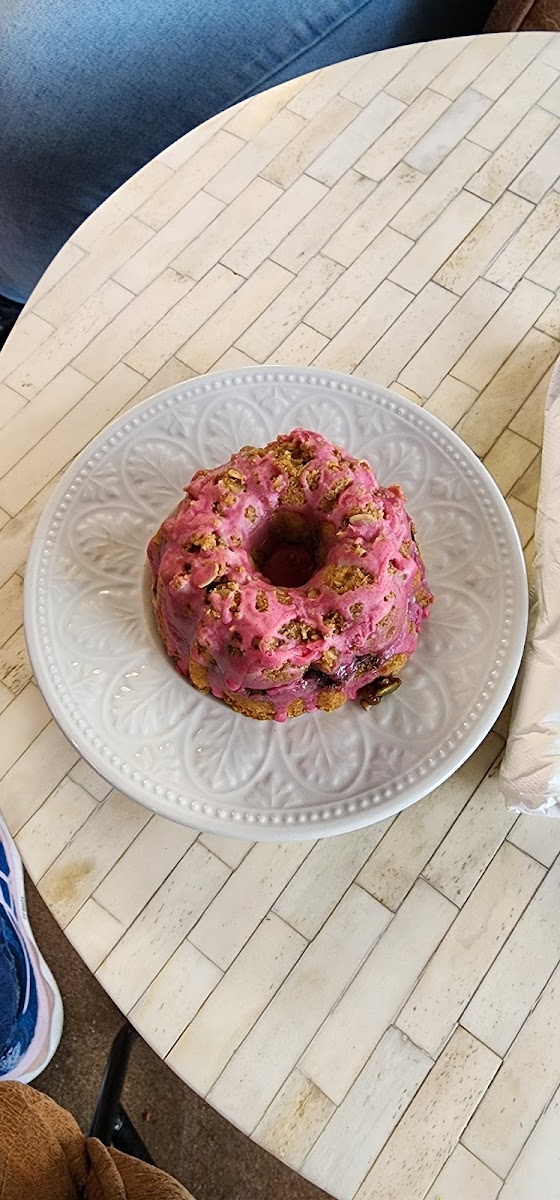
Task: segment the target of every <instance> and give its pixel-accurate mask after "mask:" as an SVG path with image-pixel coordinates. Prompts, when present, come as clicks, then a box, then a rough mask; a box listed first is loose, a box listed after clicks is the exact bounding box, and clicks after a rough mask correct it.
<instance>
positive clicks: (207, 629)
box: [148, 429, 432, 721]
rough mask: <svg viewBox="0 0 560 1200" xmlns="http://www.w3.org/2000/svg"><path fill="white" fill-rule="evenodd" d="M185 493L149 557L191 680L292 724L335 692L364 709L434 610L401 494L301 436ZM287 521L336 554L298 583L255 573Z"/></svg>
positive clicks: (241, 457)
mask: <svg viewBox="0 0 560 1200" xmlns="http://www.w3.org/2000/svg"><path fill="white" fill-rule="evenodd" d="M294 446H295V447H296V450H295V455H296V462H297V464H298V469H297V474H295V473H294V469H293V467H292V468H290V461H292V460H290V459H289V455H290V454H292V449H293V447H294ZM298 448H299V449H298ZM286 451H287V453H288V459H285V461H284V462H283V453H285V452H286ZM298 454H300V455H301V457H300V459H298V458H297V456H298ZM286 464H287V466H286ZM185 491H186V496H185V498H184V499H183V500H182V501H181V502H180V504H179V505H178V507H177V508H176V509H175V511H174V512H173V513H172V514H171V515H170V516H169V517H168V518H167V519H166V520H165V521H164V522H163V524H162V526H161V528H160V530H159V532H158V533H157V534H156V535H155V537H154V538H152V540H151V542H150V544H149V547H148V556H149V560H150V564H151V568H152V575H153V581H154V605H155V610H156V616H157V619H158V625H159V628H160V631H161V634H162V637H163V640H164V642H165V645H166V648H167V651H168V653H169V654H170V655H171V656H172V657H173V658H174V659H175V662H176V665H177V668H178V670H179V671H180V672H181V673H182V674H183V675H188V674H189V662H190V663H191V666H192V665H193V664H194V665H198V667H199V668H200V669H203V670H205V671H206V672H207V684H208V687H209V689H210V690H211V692H212V693H213V694H214V695H215V696H218V697H223V695H224V692H227V693H230V694H234V695H235V694H239V695H246V696H252V697H254V696H256V697H257V698H258V697H261V698H266V699H267V700H268V701H270V702H271V704H272V705H273V709H274V718H275V719H276V720H280V721H282V720H285V718H286V716H287V715H288V707H289V705H290V704H291V703H292V702H293V701H294V700H301V701H303V703H304V705H305V708H306V710H307V711H311V710H312V709H314V708H315V707H317V702H318V698H319V695H320V693H324V692H325V690H327V691H328V690H329V689H335V690H336V691H337V692H339V693H340V692H342V693H343V694H344V696H345V697H346V698H347V699H351V700H353V699H355V698H356V697H357V696H358V693H359V692H360V691H361V689H362V688H364V687H365V686H367V685H368V684H371V683H372V682H373V681H374V680H375V679H377V678H380V677H382V676H383V675H386V674H387V673H388V670H387V664H389V667H390V664H391V661H392V660H393V659H394V658H395V656H400V655H406V656H407V657H408V656H410V655H411V654H412V653H413V652H414V650H415V649H416V645H417V642H418V632H419V629H420V625H421V623H422V620H423V618H424V617H426V616H427V615H428V611H429V604H430V602H431V600H432V595H431V592H430V591H429V589H428V587H427V585H426V581H425V572H424V563H423V561H422V558H421V555H420V551H419V549H418V546H417V544H416V542H415V540H414V531H413V526H412V523H411V519H410V517H409V516H408V513H407V512H406V509H405V504H404V498H403V495H402V492H401V490H400V488H399V487H398V486H391V487H387V488H381V487H380V486H379V484H378V483H377V480H376V478H375V475H374V473H373V471H372V469H371V467H370V466H369V465H368V464H367V463H366V462H365V461H363V460H360V461H358V460H357V459H355V458H353V457H352V456H351V455H350V454H348V453H347V452H346V451H344V450H341V449H340V448H338V447H336V446H333V444H332V443H331V442H329V441H327V440H326V439H325V438H324V437H322V436H321V435H320V434H318V433H313V432H311V431H308V430H304V429H295V430H293V431H292V432H291V433H290V434H285V435H281V436H280V437H279V438H277V439H276V441H275V442H272V443H270V445H269V446H267V447H266V448H265V450H264V451H262V450H259V451H257V450H255V448H254V447H244V448H243V449H242V450H240V451H239V452H238V453H237V454H234V455H233V457H232V458H231V459H230V460H229V462H228V463H226V464H225V465H223V466H220V467H216V468H214V469H213V470H209V471H198V472H197V473H196V475H194V477H193V479H192V480H191V482H190V484H189V485H188V487H187V488H186V489H185ZM278 514H296V519H297V514H299V516H300V518H301V517H303V518H304V519H305V521H306V523H307V524H308V525H309V526H310V527H311V528H313V527H316V529H317V530H322V534H321V537H320V542H321V544H322V546H323V551H322V553H323V556H324V554H325V552H326V558H325V560H324V562H323V563H322V565H320V566H318V567H317V569H316V570H315V571H314V573H313V574H312V575H311V577H310V578H309V579H308V580H307V581H306V582H305V583H303V584H302V585H301V586H299V587H291V588H286V587H284V588H282V587H279V586H278V585H277V584H276V585H275V584H273V583H271V582H270V580H269V579H267V578H265V576H264V575H263V574H262V573H261V571H260V570H259V569H258V568H257V566H256V565H255V559H254V557H253V555H254V554H255V553H257V554H258V547H259V540H261V541H262V537H263V536H264V531H265V530H266V529H267V528H269V526H270V521H271V519H272V520H273V521H274V520H275V519H278ZM281 519H283V520H285V519H286V518H285V516H282V518H281ZM288 519H290V518H288ZM282 553H283V551H282V550H280V558H281V557H282ZM298 553H299V554H300V560H301V553H303V554H305V550H304V548H303V547H301V551H300V550H296V557H297V555H298ZM276 559H278V552H276ZM261 565H262V563H261ZM347 584H348V590H344V589H345V587H346V585H347ZM263 597H264V599H263ZM320 706H321V707H323V705H322V704H321V705H320Z"/></svg>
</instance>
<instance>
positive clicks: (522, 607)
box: [23, 363, 529, 842]
mask: <svg viewBox="0 0 560 1200" xmlns="http://www.w3.org/2000/svg"><path fill="white" fill-rule="evenodd" d="M297 375H299V376H300V377H301V376H302V375H304V376H305V377H306V379H307V378H309V377H314V378H315V379H316V380H317V382H319V380H320V379H325V380H326V381H327V382H328V381H330V380H332V381H333V384H335V385H340V384H344V385H346V388H347V389H348V391H350V389H353V388H356V389H358V390H362V391H364V392H370V393H371V401H372V403H374V402H375V399H374V397H375V394H376V393H377V395H379V396H380V397H382V398H384V399H385V401H388V402H390V401H392V402H393V403H394V404H396V405H397V406H398V408H399V409H401V410H404V411H405V412H406V411H408V412H420V413H422V415H423V417H424V418H425V420H426V421H427V423H428V424H429V425H431V426H432V427H433V428H434V429H436V430H439V431H440V433H441V435H443V436H444V437H445V439H446V440H447V441H448V442H450V443H451V444H452V445H454V446H455V448H456V449H457V450H458V451H460V453H461V455H462V457H463V458H464V459H465V460H466V461H467V463H470V465H471V466H472V468H473V469H474V472H475V475H476V476H478V478H479V479H483V481H484V484H485V486H486V487H487V489H488V491H489V492H490V493H491V495H492V498H493V500H494V503H495V505H496V507H497V509H498V510H499V511H500V513H501V517H502V521H503V525H504V527H505V528H506V530H507V533H508V535H509V537H510V539H511V542H512V544H513V547H514V548H515V552H516V556H515V562H514V563H513V570H514V573H515V574H516V576H517V578H516V580H515V583H516V602H517V605H518V608H519V612H518V614H517V617H518V619H517V622H516V627H515V629H513V630H512V633H511V646H510V650H509V653H508V658H507V662H506V663H505V664H504V667H503V673H502V678H501V679H500V684H499V687H497V688H496V690H495V692H494V693H493V697H492V698H491V700H490V702H489V703H488V704H487V705H486V707H485V710H484V713H483V714H482V715H481V717H480V720H479V722H477V724H475V725H473V727H472V729H471V730H470V731H469V733H468V735H467V736H466V737H465V738H464V739H463V741H462V742H460V744H459V745H458V746H457V747H456V748H455V749H454V750H453V751H452V752H451V753H450V754H449V755H448V757H447V758H446V760H445V763H444V764H442V765H441V766H439V767H437V769H436V770H435V771H432V772H431V773H430V774H428V775H427V776H426V777H425V778H424V779H423V780H419V781H418V782H417V783H415V784H410V785H408V786H407V787H406V789H404V790H403V791H402V792H401V793H400V794H398V795H396V796H395V797H394V798H392V799H388V800H382V801H381V802H380V803H378V804H377V805H375V806H370V807H368V808H364V809H361V810H360V809H359V808H358V809H357V810H356V811H355V812H352V813H349V812H346V813H344V814H342V815H341V816H332V817H330V818H329V820H328V821H326V820H321V818H320V817H319V814H317V819H316V820H314V821H312V820H308V821H307V822H306V824H301V825H300V824H298V822H297V820H296V819H294V823H293V824H286V823H284V824H282V823H280V824H272V823H270V824H268V823H263V824H261V823H260V821H259V819H258V817H255V818H254V820H253V822H252V823H248V822H247V821H243V820H240V821H239V822H238V823H237V822H236V821H234V820H233V818H229V819H224V818H221V817H214V816H209V815H207V814H206V813H205V812H204V811H199V812H196V813H194V812H193V811H192V810H190V809H186V808H183V807H181V806H180V805H179V804H176V803H172V802H171V801H169V800H166V799H165V798H163V797H161V796H158V795H155V794H153V795H148V794H147V793H146V791H145V790H143V788H142V786H141V784H138V783H136V782H135V781H134V780H133V779H131V778H130V777H129V776H124V775H123V774H122V773H121V772H120V771H119V770H118V769H116V768H113V767H112V765H111V764H108V763H107V762H106V761H105V759H104V757H103V755H102V754H100V753H98V752H97V751H96V750H95V748H94V747H93V746H92V745H91V744H90V743H89V742H88V741H87V740H86V739H85V738H83V737H81V736H80V735H79V731H77V729H76V726H75V724H74V722H73V720H72V718H71V716H70V714H69V713H68V711H67V709H66V708H65V706H64V704H63V703H62V702H61V701H60V699H59V697H58V696H57V694H56V691H55V690H54V688H53V686H52V681H51V680H50V676H49V673H48V665H47V663H46V660H45V657H44V653H43V649H42V647H41V645H40V641H39V629H38V621H37V613H36V611H35V601H36V587H37V582H38V575H39V568H40V564H41V560H42V554H43V549H44V547H45V544H46V540H47V534H48V532H49V529H50V525H51V522H52V520H53V517H54V516H55V514H56V512H57V509H58V507H59V505H60V503H61V501H62V500H63V499H64V498H65V495H66V493H67V490H68V487H69V483H70V481H71V479H74V478H75V477H76V475H77V473H78V472H79V471H80V469H82V468H83V467H84V465H85V464H87V463H88V462H89V460H90V459H91V458H92V456H93V455H94V454H95V453H96V452H97V451H98V450H100V449H101V448H102V447H103V445H104V443H105V442H106V441H107V440H108V438H110V437H111V436H112V434H113V433H114V432H115V431H117V430H119V429H121V428H122V427H123V426H124V425H126V424H127V422H128V421H130V420H132V419H133V418H134V417H135V416H137V415H138V414H140V413H142V412H144V411H146V410H147V409H150V408H151V407H152V406H153V405H154V404H155V403H157V402H160V401H161V400H165V399H168V398H169V399H171V398H173V397H174V396H177V395H179V394H180V393H181V392H183V391H184V390H185V389H190V388H192V387H194V386H197V385H199V384H202V385H203V386H204V385H205V384H206V383H207V382H208V380H212V381H217V380H225V379H229V380H231V381H234V380H235V381H238V382H243V383H245V382H247V383H249V382H250V380H251V379H252V378H253V377H255V376H256V377H257V379H259V377H262V378H263V380H266V381H269V382H278V383H282V382H286V381H289V380H290V377H292V379H293V377H294V376H297ZM267 377H268V380H267ZM293 382H297V380H296V379H293ZM201 402H202V403H203V402H204V400H203V398H202V399H201ZM232 452H233V451H232ZM528 607H529V605H528V587H527V573H526V567H525V560H524V555H523V549H522V545H521V541H520V538H519V534H518V532H517V528H516V526H515V522H514V520H513V517H512V515H511V513H510V511H509V508H508V506H507V504H506V501H505V499H504V497H503V495H502V493H501V491H500V490H499V488H498V486H497V484H496V483H495V481H494V479H493V478H492V476H491V475H490V473H489V472H488V470H487V469H486V467H485V466H484V464H483V463H482V462H481V461H480V459H479V458H477V456H476V455H475V454H474V453H473V451H472V450H471V449H470V447H469V446H468V445H467V444H466V443H465V442H463V440H462V439H461V438H460V437H459V435H458V434H457V433H455V431H454V430H453V429H450V428H449V427H448V426H447V425H446V424H445V423H444V422H443V421H441V420H440V419H439V418H438V417H437V416H435V415H434V414H432V413H430V412H427V411H425V410H424V409H423V408H421V407H420V406H418V405H416V404H415V403H414V402H413V401H411V400H409V399H408V398H407V397H405V396H401V395H400V394H399V393H398V392H393V391H391V390H390V389H388V388H385V387H383V386H381V385H378V384H375V383H372V382H371V381H369V380H362V379H360V378H359V377H357V376H353V375H349V374H346V373H345V372H341V371H332V370H328V369H326V368H322V367H321V368H316V369H314V368H313V366H307V367H299V366H297V365H294V364H287V365H281V364H276V363H275V364H271V365H263V366H250V367H243V368H239V369H238V370H231V369H224V370H221V371H211V372H207V373H204V374H201V375H197V376H194V377H192V378H190V379H186V380H184V381H181V382H179V383H176V384H173V385H171V386H170V387H167V388H164V389H163V390H162V391H160V392H156V393H154V395H153V396H148V397H146V398H145V399H144V400H142V401H140V402H139V403H138V404H137V405H135V406H133V407H131V408H126V409H125V410H124V412H121V413H120V414H119V415H117V417H115V418H114V419H113V420H112V421H111V422H110V423H109V424H107V425H106V426H105V427H104V428H103V429H102V430H101V431H100V432H99V433H98V434H96V435H95V437H94V438H92V439H91V441H90V442H89V443H88V444H87V446H85V447H84V449H83V450H81V451H80V452H79V453H78V454H77V455H76V457H75V458H74V459H73V460H72V462H71V463H70V464H69V465H68V466H67V468H66V469H65V471H64V473H63V475H62V478H61V479H60V480H59V481H58V483H57V485H56V487H55V488H54V490H53V492H52V494H51V496H50V497H49V499H48V501H47V503H46V505H45V508H44V510H43V512H42V514H41V516H40V518H39V520H38V522H37V525H36V527H35V531H34V534H33V538H32V542H31V547H30V551H29V555H28V559H27V566H26V570H25V578H24V595H23V610H24V634H25V641H26V645H27V650H28V654H29V658H30V661H31V665H32V668H33V672H34V675H35V679H36V682H37V685H38V687H39V690H40V692H41V694H42V696H43V699H44V700H45V703H46V705H47V707H48V708H49V710H50V712H51V714H52V716H53V718H54V720H55V721H56V723H57V725H58V726H59V728H60V729H61V730H62V732H63V734H64V735H65V737H66V738H67V739H68V740H69V741H70V742H71V744H72V745H73V746H74V747H75V749H76V750H77V751H78V753H79V754H80V755H81V757H82V758H84V760H85V761H86V762H87V763H88V764H89V765H90V766H91V767H92V768H93V769H94V770H95V771H96V772H97V774H99V775H100V776H101V777H102V778H103V779H104V780H105V781H106V782H107V783H109V784H110V785H111V787H113V788H116V789H117V790H119V791H121V792H123V793H124V794H126V795H127V796H129V797H130V798H131V799H133V800H135V801H136V802H138V803H139V804H141V805H142V806H143V807H145V808H148V809H149V810H150V811H152V812H154V813H155V814H157V815H160V816H163V817H167V818H169V819H171V820H174V821H176V822H178V823H180V824H185V825H188V826H189V827H191V828H195V829H197V830H198V831H200V832H202V833H213V834H220V835H225V836H230V837H233V838H240V839H243V840H245V841H246V840H250V841H254V842H257V841H268V842H281V841H301V840H308V839H313V840H316V839H317V838H321V837H330V836H334V835H337V834H341V833H348V832H351V831H352V830H354V829H360V828H363V827H365V826H367V825H371V824H374V823H377V822H378V821H381V820H385V819H387V818H388V817H392V816H395V815H396V814H398V813H399V812H402V811H403V810H405V809H406V808H409V807H410V806H411V805H413V804H415V803H417V802H418V801H419V800H421V799H423V798H424V797H425V796H426V795H427V794H429V793H430V792H432V791H434V790H435V788H436V787H439V786H440V785H441V784H442V783H444V782H445V781H446V780H447V779H449V777H450V776H451V775H453V774H454V773H455V772H456V771H457V770H458V769H459V767H461V766H462V764H463V763H464V762H465V761H466V760H467V759H468V758H469V757H470V756H471V755H472V754H473V753H474V751H475V750H476V749H477V747H478V746H479V745H480V743H481V742H482V741H483V739H484V738H485V737H486V736H487V734H488V733H489V732H490V730H491V729H492V726H493V724H494V722H495V721H496V719H497V717H498V716H499V714H500V712H501V710H502V708H503V706H504V703H505V701H506V699H507V697H508V695H509V693H510V691H511V688H512V687H513V684H514V682H515V678H516V675H517V672H518V669H519V664H520V662H521V657H522V654H523V648H524V644H525V638H526V632H527V622H528ZM330 719H331V720H336V715H334V716H331V717H330ZM381 786H382V785H381ZM333 803H334V801H333V800H332V799H329V798H327V799H326V801H325V807H327V805H328V806H330V805H332V804H333ZM290 811H293V812H297V810H290Z"/></svg>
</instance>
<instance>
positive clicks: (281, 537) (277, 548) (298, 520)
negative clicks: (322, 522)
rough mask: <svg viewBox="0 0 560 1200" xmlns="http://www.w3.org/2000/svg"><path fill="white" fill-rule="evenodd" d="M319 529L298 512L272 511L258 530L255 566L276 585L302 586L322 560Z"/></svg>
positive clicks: (253, 551) (254, 550)
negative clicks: (271, 514)
mask: <svg viewBox="0 0 560 1200" xmlns="http://www.w3.org/2000/svg"><path fill="white" fill-rule="evenodd" d="M322 542H323V538H322V535H321V528H320V526H318V525H317V523H316V521H312V520H309V519H308V518H307V517H306V516H305V515H303V514H302V513H298V512H289V511H288V512H287V511H286V510H283V511H282V512H278V513H274V515H273V516H272V517H271V518H270V519H269V520H268V521H267V522H266V525H265V526H264V528H262V529H260V530H259V531H258V533H257V536H256V539H255V544H254V546H253V548H252V555H253V559H254V562H255V566H256V567H257V569H258V570H259V571H260V573H261V575H264V577H265V579H268V580H269V582H270V583H273V584H274V586H275V587H283V588H298V587H303V585H304V584H305V583H307V582H308V581H309V580H310V579H311V576H312V575H314V574H315V571H316V570H317V569H318V567H319V566H320V565H321V563H322V562H323V561H324V557H325V554H324V552H323V545H322Z"/></svg>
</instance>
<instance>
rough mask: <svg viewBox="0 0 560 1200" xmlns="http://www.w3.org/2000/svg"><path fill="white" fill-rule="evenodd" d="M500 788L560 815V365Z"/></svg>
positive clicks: (549, 406)
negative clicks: (525, 634)
mask: <svg viewBox="0 0 560 1200" xmlns="http://www.w3.org/2000/svg"><path fill="white" fill-rule="evenodd" d="M500 787H501V790H502V792H503V794H504V796H505V799H506V803H507V806H508V808H511V809H513V810H514V811H515V812H524V813H536V812H539V813H546V815H547V816H549V817H560V360H559V361H558V363H557V364H556V369H555V371H554V374H553V376H552V379H551V381H550V387H549V390H548V396H547V398H546V405H545V419H544V441H543V457H542V473H541V485H540V491H539V503H538V511H537V524H536V529H535V558H534V564H533V581H532V585H531V594H530V610H529V633H528V638H527V644H526V647H525V653H524V656H523V662H522V664H521V670H520V673H519V678H518V681H517V687H516V691H515V700H514V706H513V716H512V719H511V726H510V733H509V738H508V743H507V747H506V753H505V757H504V761H503V764H502V769H501V772H500Z"/></svg>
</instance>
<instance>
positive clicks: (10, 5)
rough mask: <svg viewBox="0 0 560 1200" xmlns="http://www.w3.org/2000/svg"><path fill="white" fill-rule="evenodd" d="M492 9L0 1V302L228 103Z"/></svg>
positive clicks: (246, 1) (379, 1) (375, 0)
mask: <svg viewBox="0 0 560 1200" xmlns="http://www.w3.org/2000/svg"><path fill="white" fill-rule="evenodd" d="M489 4H490V0H469V3H468V4H464V5H463V4H459V5H456V4H449V3H448V0H389V2H387V0H204V3H198V2H197V0H165V3H162V2H161V0H87V3H83V4H70V5H69V4H68V3H67V0H4V4H3V11H2V26H3V28H2V37H1V39H0V112H1V113H2V121H1V123H0V295H3V296H5V297H7V298H9V299H11V300H15V301H19V302H22V301H25V299H26V298H27V297H28V295H29V293H30V292H31V290H32V288H33V287H34V285H35V283H36V282H37V281H38V279H39V278H40V276H41V275H42V273H43V271H44V270H45V268H46V266H47V265H48V263H49V261H50V260H51V259H52V257H53V256H54V255H55V253H56V252H57V250H58V249H59V248H60V246H61V245H62V244H63V243H64V242H65V241H66V240H67V238H68V237H69V236H70V234H71V233H72V231H73V230H74V229H75V228H76V227H77V226H78V225H79V224H81V222H82V221H83V220H84V219H85V217H86V216H88V215H89V213H91V212H92V211H93V209H94V208H95V207H96V206H97V205H98V204H100V203H101V201H102V200H104V199H105V198H106V197H107V196H108V195H109V194H110V193H111V192H112V191H114V189H115V188H117V187H118V186H119V185H120V184H121V183H123V182H124V180H125V179H127V178H128V177H129V176H130V175H132V174H133V173H134V172H135V171H137V170H138V169H139V168H140V167H141V166H143V165H144V163H146V162H148V161H149V160H150V159H151V158H152V157H153V156H154V155H155V154H157V153H158V152H159V151H160V150H162V149H163V148H164V147H165V146H168V145H169V144H170V143H171V142H173V141H175V140H176V139H177V138H178V137H180V136H181V135H182V134H184V133H186V132H187V131H188V130H190V129H192V128H193V127H194V126H196V125H198V124H200V122H202V121H205V120H206V119H207V118H208V117H210V116H212V115H213V114H214V113H216V112H219V111H221V110H223V109H224V108H227V107H228V106H229V105H231V104H234V103H235V102H236V101H238V100H240V99H243V98H244V97H246V96H250V95H252V94H253V93H255V92H257V91H260V90H262V89H263V88H268V87H271V86H273V85H274V84H276V83H280V82H282V81H284V80H286V79H290V78H293V77H294V76H296V75H301V74H304V73H306V72H307V71H311V70H314V69H315V68H317V67H321V66H324V65H326V64H329V63H333V62H337V61H339V60H341V59H344V58H350V57H353V56H355V55H360V54H366V53H368V52H369V51H372V50H376V49H381V48H384V47H386V46H390V45H396V44H399V43H404V42H414V41H417V40H419V39H422V38H429V37H436V36H440V37H441V36H451V35H454V34H457V33H461V32H465V31H468V30H472V31H475V30H476V29H478V28H480V27H481V25H482V21H483V19H484V15H485V13H486V10H487V8H488V7H489Z"/></svg>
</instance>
